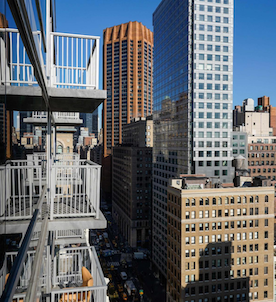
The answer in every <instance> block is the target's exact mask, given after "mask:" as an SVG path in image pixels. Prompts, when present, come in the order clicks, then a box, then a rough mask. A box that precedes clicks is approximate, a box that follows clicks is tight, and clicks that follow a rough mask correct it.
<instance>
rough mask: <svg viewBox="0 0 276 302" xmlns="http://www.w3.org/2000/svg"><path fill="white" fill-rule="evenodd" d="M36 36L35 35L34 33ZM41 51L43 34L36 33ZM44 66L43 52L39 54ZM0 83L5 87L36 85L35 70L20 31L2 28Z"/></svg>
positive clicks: (0, 34)
mask: <svg viewBox="0 0 276 302" xmlns="http://www.w3.org/2000/svg"><path fill="white" fill-rule="evenodd" d="M34 34H35V33H34ZM36 34H37V38H38V39H37V41H38V43H39V44H40V45H39V47H40V49H41V43H42V41H41V34H40V32H39V31H38V32H36ZM39 55H40V60H41V62H42V65H44V64H43V58H42V52H41V53H40V54H39ZM0 57H1V59H0V61H1V66H0V68H1V70H0V83H1V84H5V85H16V86H26V85H36V86H38V84H37V81H36V79H35V75H34V69H33V66H32V64H31V63H30V60H29V58H28V56H27V53H26V49H25V47H24V44H23V42H22V40H21V38H20V34H19V31H18V30H17V29H12V28H0Z"/></svg>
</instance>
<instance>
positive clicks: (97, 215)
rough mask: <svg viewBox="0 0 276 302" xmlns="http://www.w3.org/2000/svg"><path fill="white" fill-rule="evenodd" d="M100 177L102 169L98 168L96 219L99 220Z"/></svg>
mask: <svg viewBox="0 0 276 302" xmlns="http://www.w3.org/2000/svg"><path fill="white" fill-rule="evenodd" d="M100 177H101V168H96V200H97V201H96V209H97V211H96V219H99V216H100V213H99V212H100Z"/></svg>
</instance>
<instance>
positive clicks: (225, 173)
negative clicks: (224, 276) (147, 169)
mask: <svg viewBox="0 0 276 302" xmlns="http://www.w3.org/2000/svg"><path fill="white" fill-rule="evenodd" d="M233 6H234V1H233V0H194V1H191V0H163V1H162V2H161V3H160V5H159V6H158V7H157V9H156V10H155V12H154V15H153V25H154V45H155V53H154V112H153V116H154V133H155V134H154V135H155V136H154V147H153V162H154V166H153V261H154V263H155V265H156V266H157V268H158V269H159V271H160V272H161V274H162V275H163V276H166V263H167V253H166V245H167V234H166V232H167V216H166V212H167V184H168V179H169V178H171V177H174V176H177V175H179V174H206V175H207V176H209V177H213V179H214V181H216V182H221V183H228V182H232V181H233V172H232V171H233V169H232V167H231V166H232V164H231V161H232V149H231V132H232V96H233V93H232V85H233ZM164 247H165V248H164Z"/></svg>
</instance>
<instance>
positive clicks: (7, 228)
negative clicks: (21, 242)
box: [0, 211, 107, 234]
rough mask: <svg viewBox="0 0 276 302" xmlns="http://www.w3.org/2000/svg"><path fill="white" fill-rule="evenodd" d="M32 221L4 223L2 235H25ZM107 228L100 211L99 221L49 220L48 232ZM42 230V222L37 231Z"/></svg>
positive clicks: (89, 218)
mask: <svg viewBox="0 0 276 302" xmlns="http://www.w3.org/2000/svg"><path fill="white" fill-rule="evenodd" d="M29 223H30V220H13V221H9V220H6V221H2V222H1V223H0V232H2V234H4V233H5V234H15V233H23V234H25V232H26V230H27V228H28V226H29ZM106 227H107V222H106V219H105V217H104V215H103V213H102V212H101V211H100V217H99V219H95V218H93V217H78V218H58V219H54V220H49V223H48V230H49V231H56V230H67V229H68V230H72V229H105V228H106ZM40 229H41V220H38V221H37V223H36V227H35V230H36V231H38V230H40Z"/></svg>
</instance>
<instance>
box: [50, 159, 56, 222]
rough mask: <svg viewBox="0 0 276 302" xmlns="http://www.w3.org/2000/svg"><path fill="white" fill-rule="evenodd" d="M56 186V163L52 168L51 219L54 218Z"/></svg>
mask: <svg viewBox="0 0 276 302" xmlns="http://www.w3.org/2000/svg"><path fill="white" fill-rule="evenodd" d="M55 188H56V165H55V164H54V165H53V167H52V169H51V200H50V202H51V205H50V220H53V219H54V200H55Z"/></svg>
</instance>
